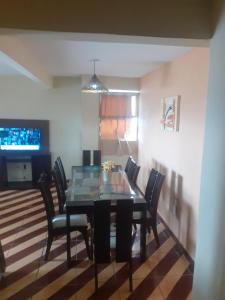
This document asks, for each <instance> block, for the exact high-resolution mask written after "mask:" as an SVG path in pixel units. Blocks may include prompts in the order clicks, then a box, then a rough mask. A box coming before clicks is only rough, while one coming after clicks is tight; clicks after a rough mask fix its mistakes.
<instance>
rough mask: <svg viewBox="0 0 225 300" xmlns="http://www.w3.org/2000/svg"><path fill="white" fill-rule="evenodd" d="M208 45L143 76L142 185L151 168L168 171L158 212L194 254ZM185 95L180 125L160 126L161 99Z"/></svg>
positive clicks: (141, 112)
mask: <svg viewBox="0 0 225 300" xmlns="http://www.w3.org/2000/svg"><path fill="white" fill-rule="evenodd" d="M208 55H209V53H208V49H193V50H191V51H190V52H188V53H187V54H186V55H184V56H182V57H180V58H178V59H177V60H175V61H174V62H172V63H169V64H165V65H163V66H162V67H161V68H159V69H157V70H156V71H154V72H152V73H150V74H149V75H147V76H145V77H144V78H142V80H141V97H140V111H139V116H140V125H139V139H140V140H139V162H140V164H141V173H140V177H139V184H140V185H141V187H142V188H143V189H144V188H145V184H146V180H147V177H148V174H149V170H150V169H151V168H152V167H157V168H159V169H160V170H161V171H162V172H163V173H165V174H166V182H165V184H164V187H163V191H162V194H161V200H160V203H159V211H160V214H161V215H162V217H163V218H164V219H165V221H166V222H167V223H168V225H169V227H170V228H171V230H172V231H173V232H174V233H175V235H176V236H177V237H178V239H179V240H180V241H181V243H182V244H183V245H184V247H185V248H186V249H187V250H188V252H189V253H190V254H191V255H192V256H194V253H195V240H196V225H197V214H198V203H199V190H200V172H201V161H202V150H203V138H204V120H205V105H206V91H207V80H208ZM175 95H180V96H181V103H180V129H179V131H178V132H166V131H163V130H161V128H160V113H161V105H160V102H161V98H162V97H166V96H175Z"/></svg>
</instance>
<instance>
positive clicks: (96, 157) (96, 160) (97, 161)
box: [93, 150, 102, 166]
mask: <svg viewBox="0 0 225 300" xmlns="http://www.w3.org/2000/svg"><path fill="white" fill-rule="evenodd" d="M101 163H102V159H101V150H94V151H93V164H94V165H95V166H101Z"/></svg>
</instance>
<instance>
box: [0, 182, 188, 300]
mask: <svg viewBox="0 0 225 300" xmlns="http://www.w3.org/2000/svg"><path fill="white" fill-rule="evenodd" d="M51 190H52V194H53V197H54V203H55V206H56V210H57V209H58V201H57V197H56V190H55V187H52V189H51ZM0 215H1V218H0V238H1V241H2V244H3V249H4V252H5V256H6V263H7V269H6V274H5V278H4V279H3V280H2V281H1V282H0V299H2V300H3V299H7V300H9V299H10V300H20V299H22V300H24V299H30V300H31V299H32V300H44V299H49V300H50V299H51V300H58V299H59V300H66V299H70V300H72V299H73V300H84V299H89V300H90V299H101V300H103V299H111V300H123V299H137V300H141V299H150V300H166V299H168V300H177V299H179V300H191V289H192V273H193V265H192V263H191V262H190V261H189V260H188V259H187V257H186V255H185V253H184V251H183V249H182V248H181V247H180V245H178V244H177V243H176V240H175V239H174V238H173V236H171V234H170V231H169V230H168V229H167V227H166V226H165V224H164V223H163V222H161V219H160V218H159V220H158V233H159V239H160V247H159V248H157V246H156V243H155V240H154V238H153V235H152V234H150V235H149V234H148V235H147V241H146V242H147V245H146V250H147V259H146V261H145V262H143V263H141V262H140V259H139V247H140V236H139V231H137V235H136V239H135V243H134V245H133V249H132V251H133V286H134V291H133V293H132V294H131V293H130V292H129V285H128V277H127V275H128V270H127V265H126V264H118V263H115V262H112V263H111V264H108V265H99V275H98V277H99V290H98V293H97V294H95V293H94V277H93V274H94V271H93V265H92V263H91V262H90V261H89V260H88V259H87V254H86V248H85V244H84V242H83V240H82V237H81V235H79V234H77V233H73V234H72V238H73V240H72V256H73V259H74V261H73V266H72V268H70V269H68V268H67V263H66V237H65V236H62V237H61V238H59V239H57V240H55V241H53V244H52V248H51V252H50V255H49V260H48V261H47V262H46V261H44V259H43V256H44V253H45V250H46V237H47V226H46V225H47V222H46V216H45V212H44V205H43V201H42V198H41V195H40V192H39V191H38V190H35V189H33V190H27V191H4V192H0Z"/></svg>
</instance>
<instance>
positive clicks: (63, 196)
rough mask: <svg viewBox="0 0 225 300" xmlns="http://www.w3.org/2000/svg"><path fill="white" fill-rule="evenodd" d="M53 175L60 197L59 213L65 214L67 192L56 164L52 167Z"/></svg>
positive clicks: (58, 196)
mask: <svg viewBox="0 0 225 300" xmlns="http://www.w3.org/2000/svg"><path fill="white" fill-rule="evenodd" d="M51 173H52V177H53V181H54V183H55V187H56V193H57V198H58V204H59V213H60V214H63V213H65V208H64V206H65V202H66V193H65V190H64V188H63V185H62V180H61V178H60V174H59V172H58V170H57V167H56V165H55V166H54V167H53V169H52V172H51Z"/></svg>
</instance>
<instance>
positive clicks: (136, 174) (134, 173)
mask: <svg viewBox="0 0 225 300" xmlns="http://www.w3.org/2000/svg"><path fill="white" fill-rule="evenodd" d="M140 168H141V167H140V166H138V165H136V166H135V169H134V171H133V177H132V180H131V181H132V183H134V184H135V185H136V182H137V177H138V174H139V171H140Z"/></svg>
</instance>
